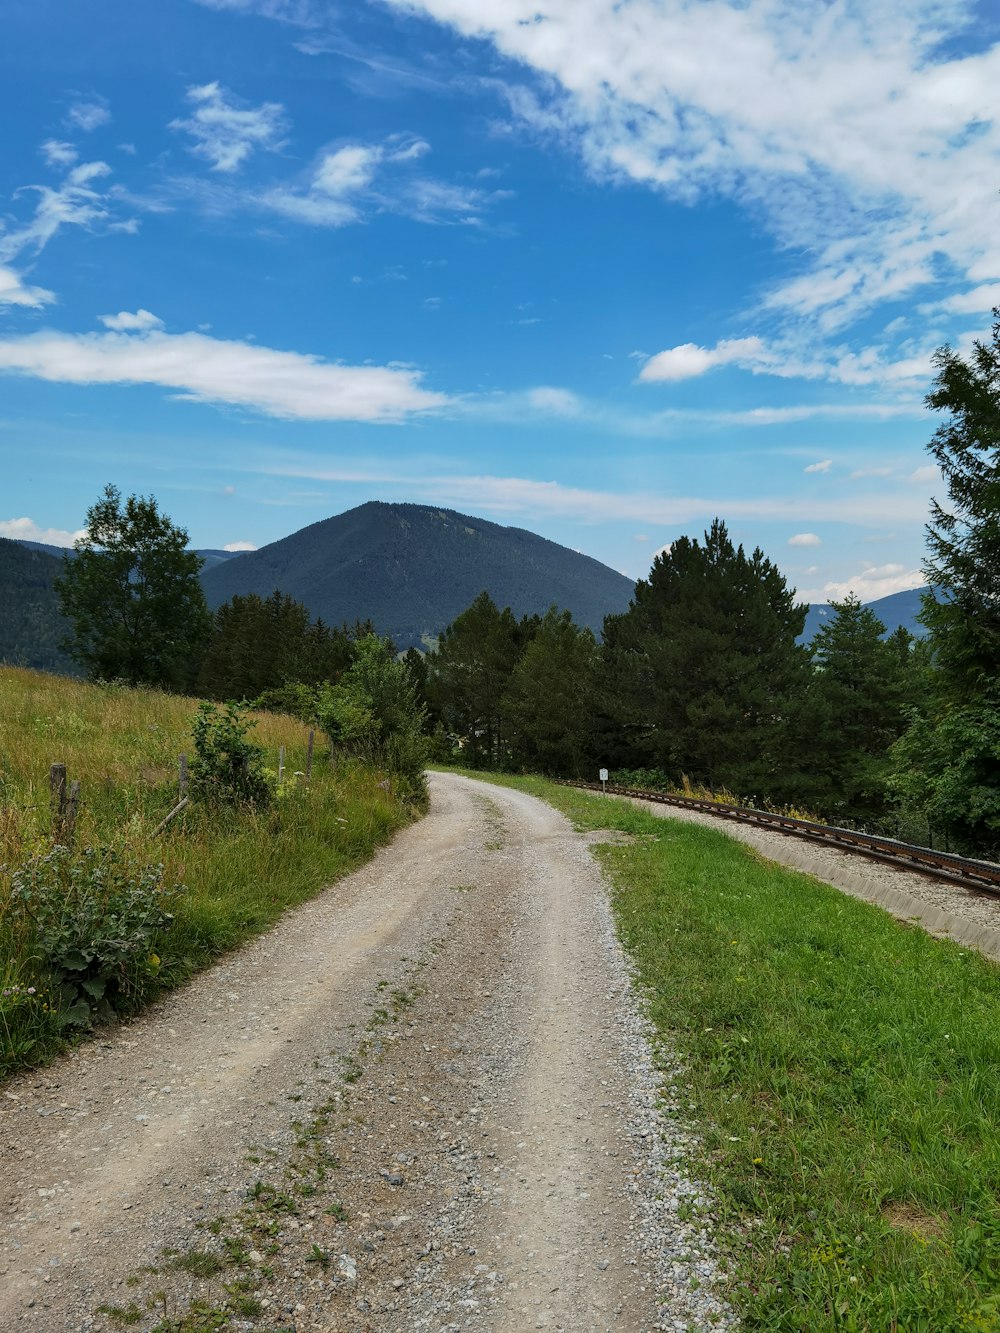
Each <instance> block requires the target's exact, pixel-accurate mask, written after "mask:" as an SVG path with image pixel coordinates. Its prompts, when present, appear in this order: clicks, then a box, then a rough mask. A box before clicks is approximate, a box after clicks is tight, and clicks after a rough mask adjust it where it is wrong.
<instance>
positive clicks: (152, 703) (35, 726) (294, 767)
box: [0, 668, 413, 1074]
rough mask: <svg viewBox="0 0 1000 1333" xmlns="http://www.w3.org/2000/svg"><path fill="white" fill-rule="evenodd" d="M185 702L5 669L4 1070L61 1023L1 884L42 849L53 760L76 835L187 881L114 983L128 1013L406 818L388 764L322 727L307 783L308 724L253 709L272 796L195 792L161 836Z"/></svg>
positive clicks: (0, 680)
mask: <svg viewBox="0 0 1000 1333" xmlns="http://www.w3.org/2000/svg"><path fill="white" fill-rule="evenodd" d="M196 709H197V701H196V700H193V699H187V698H180V697H178V696H173V695H165V694H160V693H157V692H155V691H150V690H132V689H128V688H125V687H122V686H116V685H108V686H105V685H89V684H83V683H81V682H78V681H73V680H68V679H65V678H62V677H58V676H49V675H44V674H41V673H37V672H32V671H27V670H20V669H17V668H0V1074H3V1073H6V1072H9V1071H10V1070H11V1069H14V1068H17V1067H18V1066H21V1065H24V1064H31V1063H35V1062H37V1061H39V1060H42V1059H44V1058H46V1057H47V1056H48V1055H50V1054H51V1053H52V1052H53V1051H54V1050H56V1049H58V1048H59V1046H60V1045H61V1044H62V1043H63V1041H64V1040H65V1038H66V1037H67V1036H68V1035H72V1028H67V1027H66V1026H65V1024H64V1015H60V1012H59V1008H60V1001H59V998H58V997H57V996H56V995H55V994H54V993H53V991H52V989H51V986H50V985H49V978H48V975H47V969H46V966H45V964H44V963H43V962H42V961H41V960H39V959H38V958H37V956H36V955H37V933H38V932H37V929H36V925H35V923H34V922H33V920H32V917H31V914H30V911H29V910H26V908H25V906H24V904H23V903H22V902H21V901H20V900H19V899H18V898H17V896H16V895H15V894H14V893H13V892H12V889H13V886H14V882H15V877H16V875H17V874H18V869H19V867H23V866H25V865H27V864H29V863H30V862H31V861H32V858H37V857H40V856H42V857H44V856H45V855H46V854H47V853H50V852H51V848H52V813H51V808H50V797H49V767H50V765H51V764H52V763H57V762H58V763H64V764H65V765H66V767H67V772H68V777H69V779H70V780H74V779H76V780H79V782H80V784H81V798H82V799H81V805H80V812H79V817H78V820H77V825H76V837H75V847H76V848H77V849H80V850H82V849H84V848H96V849H100V850H99V853H98V856H99V857H100V856H104V855H106V853H107V852H108V851H109V850H112V851H113V853H114V856H115V858H116V861H117V862H118V863H120V864H123V865H125V866H126V867H128V868H132V869H133V870H134V872H135V874H136V876H137V877H138V876H139V875H140V874H141V871H142V868H143V867H146V866H148V865H150V864H152V865H162V867H163V873H162V883H163V886H164V887H165V888H166V889H167V890H170V889H171V888H172V887H173V886H176V885H182V886H183V887H184V891H183V892H179V893H176V894H168V897H169V901H168V902H167V905H168V906H169V910H170V912H171V913H172V915H173V917H174V920H173V922H172V924H170V925H169V927H168V928H166V929H163V930H162V931H160V932H158V933H157V934H156V937H155V938H153V939H152V940H151V942H150V949H149V957H150V958H152V959H155V964H150V966H149V967H147V968H145V969H144V970H143V971H142V975H140V976H139V977H138V978H132V979H131V981H130V985H129V987H128V988H127V990H125V991H123V992H122V995H121V997H120V1004H119V1008H124V1009H125V1011H126V1012H127V1011H128V1010H129V1009H131V1008H135V1007H138V1006H139V1005H141V1004H142V1003H143V1002H144V1001H145V1000H147V999H148V998H150V997H151V996H152V995H155V994H156V993H157V992H158V991H160V990H162V989H164V988H165V987H169V986H172V985H176V984H177V983H179V982H180V981H182V980H183V979H184V978H185V977H187V976H188V975H190V974H191V972H192V971H194V970H195V969H196V968H199V967H202V966H204V965H205V964H206V963H208V962H209V961H211V960H212V959H213V958H216V957H218V956H219V954H220V953H222V952H223V951H225V950H226V949H230V948H233V947H234V946H236V945H238V944H239V943H241V942H242V941H244V940H246V939H247V938H249V937H250V936H251V935H253V934H255V933H257V932H259V931H261V930H264V929H266V928H267V926H269V925H270V924H271V923H272V922H274V921H275V920H276V919H277V918H278V917H279V916H280V915H281V913H282V912H284V911H285V910H286V909H287V908H289V907H292V906H294V905H296V904H297V903H301V902H303V901H305V900H306V899H307V898H309V897H311V896H313V895H314V894H315V893H317V892H318V891H319V890H320V889H321V888H322V887H323V886H324V885H325V884H328V883H330V882H331V881H332V880H334V879H336V878H338V877H339V876H341V875H343V874H345V873H347V872H348V871H349V870H351V869H352V868H354V867H355V866H357V865H358V864H360V863H361V862H362V861H363V860H365V859H366V858H367V857H369V856H370V855H371V854H372V852H373V850H374V849H375V847H377V846H378V845H379V844H380V843H382V842H384V841H385V840H386V839H387V838H388V837H389V836H390V835H391V834H392V832H393V831H394V830H395V829H397V828H399V827H401V826H402V825H403V824H405V823H406V822H407V821H408V820H409V819H410V818H411V817H412V813H413V812H412V810H411V809H410V808H408V807H406V806H405V805H404V804H403V803H401V802H400V801H397V799H396V798H395V796H394V794H393V791H392V787H391V784H389V783H387V782H386V781H385V775H383V774H381V773H378V772H375V771H373V770H370V769H367V768H365V767H363V766H361V765H358V764H356V763H352V762H348V761H339V762H331V760H330V758H329V756H328V753H327V750H326V748H325V743H324V741H323V738H322V736H320V735H317V737H316V747H315V758H314V763H313V770H312V780H311V782H310V783H309V784H308V785H306V783H305V781H304V778H303V777H302V776H300V775H303V774H304V772H305V768H306V750H307V741H308V734H307V730H306V728H305V727H303V725H302V724H301V723H298V722H296V721H294V720H293V719H291V718H288V717H284V716H279V715H276V714H266V713H262V714H256V715H254V721H255V723H256V725H255V727H254V729H253V733H252V735H253V739H254V740H255V741H257V742H258V743H259V744H260V745H262V746H263V747H264V750H265V763H266V764H267V765H268V766H269V768H270V769H271V770H272V778H273V785H274V786H275V789H276V795H275V799H274V800H273V802H272V803H271V804H270V805H269V806H268V807H266V808H254V807H246V806H235V807H221V808H219V807H216V808H211V807H207V806H204V805H201V804H199V803H198V802H197V801H196V800H193V801H192V803H191V805H190V806H189V807H188V809H186V810H185V811H184V812H183V813H182V814H181V815H179V816H178V817H177V818H176V819H174V820H173V821H172V822H171V823H170V824H169V825H168V826H167V828H166V829H165V830H164V831H163V832H162V833H160V834H156V833H155V830H156V828H157V826H158V825H159V824H160V822H161V821H162V820H163V818H164V817H165V816H166V815H167V814H168V813H169V811H170V810H171V809H172V808H173V807H174V806H175V805H176V804H177V801H178V759H179V756H180V755H181V754H182V753H188V754H189V755H190V754H191V752H192V742H191V723H192V719H193V717H194V715H195V712H196ZM280 746H284V747H285V781H284V783H283V784H282V785H281V787H280V788H278V787H277V782H276V779H277V766H278V751H279V747H280ZM165 901H166V900H165Z"/></svg>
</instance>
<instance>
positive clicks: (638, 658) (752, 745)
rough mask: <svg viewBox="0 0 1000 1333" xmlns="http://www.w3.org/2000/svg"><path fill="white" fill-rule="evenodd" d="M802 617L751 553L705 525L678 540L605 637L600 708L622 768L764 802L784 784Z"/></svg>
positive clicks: (802, 668) (777, 577)
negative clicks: (653, 771) (618, 729)
mask: <svg viewBox="0 0 1000 1333" xmlns="http://www.w3.org/2000/svg"><path fill="white" fill-rule="evenodd" d="M805 614H806V608H805V607H804V606H801V605H797V604H796V602H795V598H794V593H793V591H792V590H791V589H789V588H788V587H787V585H786V583H785V580H784V577H783V576H782V574H781V572H780V571H779V570H778V569H777V567H776V566H775V565H773V564H772V563H771V561H769V560H767V559H766V558H765V556H764V555H763V553H762V552H761V551H760V550H759V549H758V550H755V551H754V552H753V553H752V554H751V555H749V556H748V555H747V554H746V553H745V552H744V550H743V547H742V546H739V547H735V546H734V545H733V542H732V541H731V539H730V537H729V533H728V532H727V530H726V526H725V524H724V523H723V522H722V521H721V520H719V519H716V520H715V521H714V522H713V524H712V526H711V528H710V529H709V531H708V532H706V533H705V538H704V542H703V543H701V542H698V541H697V540H694V539H692V538H689V537H681V538H679V539H678V540H677V541H676V542H674V543H673V544H672V546H671V547H670V548H669V549H668V550H667V551H666V552H664V553H663V554H662V555H659V556H657V558H656V560H655V561H654V563H653V568H652V570H651V571H650V574H649V577H648V579H640V580H639V582H638V583H637V584H636V591H635V598H634V599H633V602H632V604H631V606H630V608H629V610H628V611H627V612H625V614H624V615H623V616H620V617H611V618H609V622H607V623H606V627H605V640H606V643H607V644H608V649H607V653H608V656H607V664H608V668H609V669H608V671H607V672H606V675H605V679H606V688H607V689H608V691H609V698H608V705H609V708H610V711H611V712H612V713H613V715H615V716H617V717H618V718H619V720H620V723H621V726H622V729H623V731H624V732H626V733H627V734H628V735H629V737H630V740H631V749H632V753H633V756H634V758H633V762H634V763H637V764H648V765H651V766H653V767H658V768H661V769H663V770H665V771H667V772H668V773H671V774H672V775H674V776H675V777H676V778H679V777H680V775H681V774H686V775H687V776H688V777H689V778H691V780H692V781H697V782H700V783H705V784H706V785H709V786H712V787H723V786H725V787H729V788H730V789H732V790H734V791H736V792H738V793H739V794H741V795H744V796H751V795H758V796H772V795H775V794H778V793H781V792H782V791H783V789H784V784H786V782H787V768H788V760H789V756H788V754H787V749H788V737H789V719H790V715H791V712H792V710H793V709H794V707H795V705H796V702H797V700H798V697H799V696H800V694H801V692H802V691H803V689H804V686H805V681H806V664H807V655H806V652H805V650H804V649H803V648H801V647H799V646H798V645H797V644H796V638H797V636H798V635H799V634H801V632H802V628H803V625H804V623H805Z"/></svg>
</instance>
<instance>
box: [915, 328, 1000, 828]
mask: <svg viewBox="0 0 1000 1333" xmlns="http://www.w3.org/2000/svg"><path fill="white" fill-rule="evenodd" d="M993 315H994V323H993V330H992V339H991V340H990V341H989V342H982V341H977V342H975V343H974V344H973V350H972V354H971V356H970V357H969V358H968V359H967V360H963V358H962V357H960V356H959V355H958V354H957V353H956V352H955V351H953V350H952V348H950V347H942V348H941V349H940V350H939V351H938V352H937V354H936V356H935V365H936V366H937V372H938V373H937V378H936V379H935V382H934V388H933V390H932V391H931V393H930V394H929V395H928V397H927V405H928V406H929V407H931V408H933V409H934V410H936V411H941V412H947V413H948V414H949V415H948V418H947V419H946V420H945V421H943V422H942V423H941V425H939V426H938V428H937V430H936V431H935V432H934V436H933V438H932V440H931V443H930V446H929V448H930V453H931V456H932V457H933V458H934V460H935V462H936V463H937V465H938V467H939V468H940V470H941V476H942V479H943V480H944V483H945V485H946V487H947V490H948V502H947V503H946V504H945V503H942V502H941V501H939V500H937V499H935V500H934V501H933V502H932V505H931V522H930V524H929V526H928V530H927V536H928V546H929V553H928V558H927V561H926V563H925V566H924V569H925V572H926V574H927V579H928V583H929V584H930V591H929V592H928V594H927V595H926V597H925V599H924V606H923V610H922V612H921V620H922V621H923V622H924V624H925V625H926V626H927V628H928V629H929V631H930V645H931V652H932V655H933V660H934V665H935V671H934V672H933V677H932V679H933V689H932V696H933V697H932V700H931V702H930V705H929V706H928V707H927V708H926V709H924V710H922V711H920V712H919V713H917V714H915V715H914V717H913V721H912V726H911V728H910V730H909V731H908V732H907V734H906V735H905V736H904V737H902V739H901V740H900V741H899V743H898V744H897V746H896V748H895V752H894V754H895V769H894V774H893V786H894V790H895V792H896V794H897V796H898V798H899V799H900V801H901V802H902V803H903V805H904V806H905V807H915V808H917V809H919V810H922V811H923V812H925V813H926V815H927V817H928V819H929V821H930V822H931V824H932V826H935V825H936V826H937V827H938V828H943V829H944V830H946V831H947V832H949V833H950V834H951V835H952V836H953V837H955V838H957V839H958V840H959V841H960V842H961V843H963V844H965V845H966V846H967V847H970V848H973V849H976V850H979V851H994V850H996V849H1000V308H998V309H996V310H994V312H993Z"/></svg>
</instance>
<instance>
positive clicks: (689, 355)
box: [639, 338, 766, 383]
mask: <svg viewBox="0 0 1000 1333" xmlns="http://www.w3.org/2000/svg"><path fill="white" fill-rule="evenodd" d="M765 357H766V351H765V347H764V344H763V342H761V340H760V338H727V339H726V340H725V341H723V342H720V343H717V344H716V345H715V347H699V346H698V345H697V343H681V344H680V346H679V347H671V348H668V350H667V351H665V352H658V353H657V354H656V356H653V357H650V359H649V360H648V361H647V362H646V364H645V365H644V366H643V368H642V370H641V371H640V372H639V379H640V380H643V381H645V382H647V383H648V382H650V381H653V380H687V379H693V378H694V377H695V376H696V375H704V374H705V372H706V371H708V370H714V369H715V367H716V366H727V365H734V364H735V365H738V366H742V367H744V368H749V369H753V368H755V367H760V366H761V364H762V361H763V360H764V358H765Z"/></svg>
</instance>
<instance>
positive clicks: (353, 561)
mask: <svg viewBox="0 0 1000 1333" xmlns="http://www.w3.org/2000/svg"><path fill="white" fill-rule="evenodd" d="M202 581H203V583H204V587H205V595H206V597H207V598H208V602H209V605H210V606H211V607H216V606H219V605H220V604H221V603H222V602H225V601H227V600H228V599H229V598H230V597H232V596H233V594H234V593H243V594H245V593H251V592H252V593H257V594H258V595H259V596H261V597H267V596H269V595H270V594H271V593H272V592H274V591H276V590H279V591H281V592H283V593H286V594H288V595H289V596H291V597H294V598H295V599H296V600H297V601H300V602H303V603H304V604H305V605H306V606H307V607H308V608H309V610H310V612H311V613H312V614H313V615H314V616H319V617H322V619H323V620H325V621H326V622H327V623H331V624H340V623H342V622H343V621H348V622H352V623H353V621H354V620H356V619H358V618H360V619H369V618H370V619H371V620H372V621H373V622H374V624H375V627H376V629H377V630H378V631H379V632H380V633H382V634H389V635H391V636H392V638H393V639H394V640H395V641H396V643H397V644H398V645H399V647H401V648H405V647H407V646H408V645H410V644H419V643H420V642H421V640H422V638H424V637H425V636H436V635H437V634H439V633H440V632H441V630H443V629H444V627H445V626H446V625H448V624H450V623H451V621H453V620H454V619H455V617H456V616H457V615H458V614H459V613H460V612H461V611H464V610H465V608H466V607H467V606H468V605H469V604H470V602H472V601H473V599H474V598H475V597H477V596H478V595H479V593H481V592H483V591H484V590H485V591H487V592H488V593H489V594H490V596H491V597H492V598H493V600H494V601H495V602H496V603H497V605H498V606H501V607H503V606H509V607H510V608H511V609H512V610H513V612H514V614H515V615H516V616H519V617H520V616H522V615H525V614H530V613H533V612H544V611H545V610H547V608H548V607H549V606H551V605H552V604H553V603H555V604H556V605H557V606H559V607H565V608H568V609H569V610H570V611H572V613H573V616H574V619H575V620H576V621H577V623H578V624H581V625H589V626H590V627H591V629H593V630H594V631H595V632H598V633H599V632H600V629H601V626H602V624H603V621H604V617H605V616H606V615H608V614H609V612H618V611H624V610H625V608H626V607H627V606H628V603H629V599H630V597H631V596H632V592H633V583H632V581H631V580H630V579H627V578H625V576H624V575H623V574H619V573H618V572H617V571H616V570H613V569H609V568H608V567H607V565H602V564H600V562H599V561H597V560H593V559H591V558H590V557H589V556H586V555H580V554H579V553H578V552H576V551H571V550H569V548H568V547H565V546H560V545H558V544H557V543H556V542H551V541H547V540H546V539H545V538H544V537H539V536H537V535H536V534H535V533H533V532H526V531H524V530H523V529H522V528H505V527H501V526H500V525H499V524H497V523H489V522H487V521H486V520H485V519H482V518H471V517H469V516H467V515H465V514H458V513H455V512H454V511H453V510H450V509H437V508H433V507H431V506H427V505H414V504H385V503H382V502H380V501H371V502H369V503H368V504H363V505H360V506H359V507H358V508H357V509H351V510H348V512H347V513H346V514H339V515H337V516H336V517H335V518H328V519H324V520H323V521H322V522H320V523H313V524H312V525H311V526H310V527H307V528H303V529H302V530H301V531H300V532H295V533H293V534H292V535H291V536H290V537H285V538H283V539H282V540H281V541H277V542H273V543H272V544H271V545H270V546H265V547H263V548H262V549H261V550H259V551H253V552H250V553H248V554H246V555H241V556H238V557H236V558H235V559H233V560H229V561H226V563H225V564H222V565H218V566H216V567H215V568H213V569H206V570H204V571H203V574H202Z"/></svg>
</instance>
